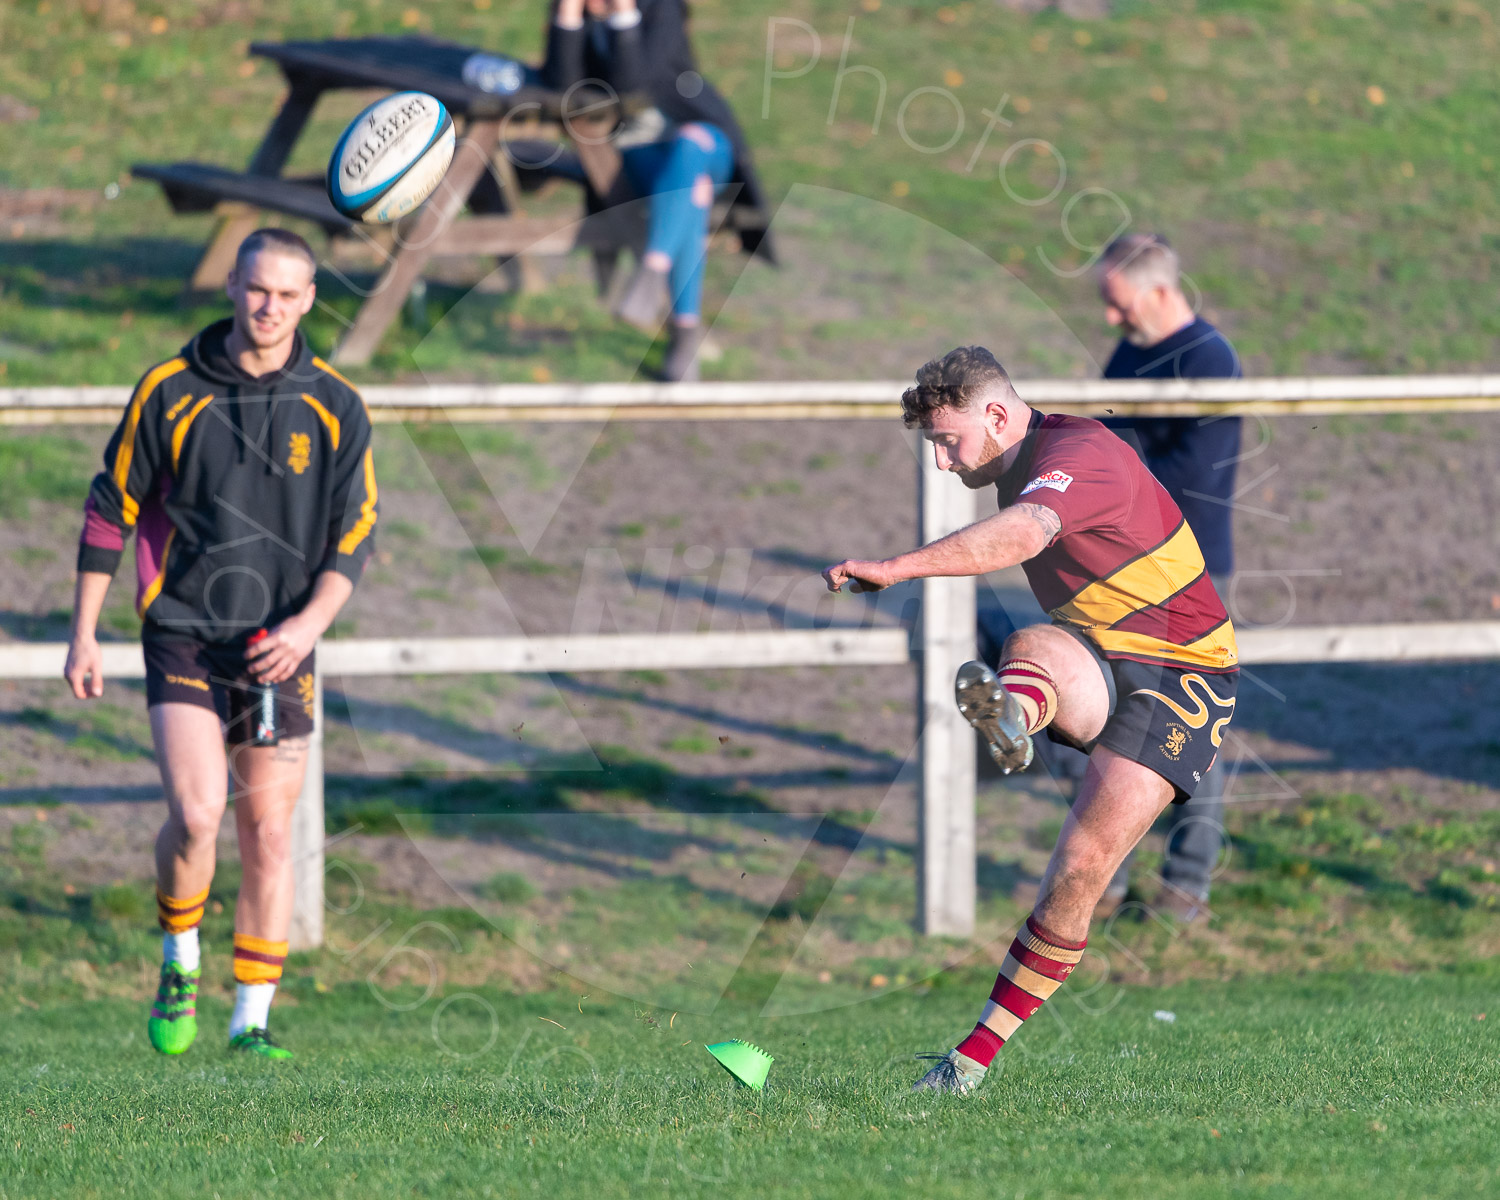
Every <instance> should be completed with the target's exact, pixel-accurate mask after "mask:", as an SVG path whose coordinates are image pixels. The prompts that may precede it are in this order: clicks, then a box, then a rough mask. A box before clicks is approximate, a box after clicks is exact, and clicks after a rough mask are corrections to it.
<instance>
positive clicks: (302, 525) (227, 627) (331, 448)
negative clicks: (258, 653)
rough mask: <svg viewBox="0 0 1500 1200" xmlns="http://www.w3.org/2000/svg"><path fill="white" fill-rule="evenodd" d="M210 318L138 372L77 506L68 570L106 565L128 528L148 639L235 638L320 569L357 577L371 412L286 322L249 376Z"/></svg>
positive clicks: (283, 610)
mask: <svg viewBox="0 0 1500 1200" xmlns="http://www.w3.org/2000/svg"><path fill="white" fill-rule="evenodd" d="M231 328H232V323H231V322H230V321H228V320H224V321H219V322H217V323H216V324H213V325H210V326H209V327H208V328H207V329H204V330H203V331H202V332H201V333H199V334H198V335H197V336H196V337H195V338H193V339H192V341H190V342H188V344H187V345H186V346H184V347H183V348H182V352H181V353H180V354H179V355H178V356H177V357H176V358H173V359H169V360H168V361H167V362H164V363H161V364H159V365H158V366H155V367H152V368H151V369H150V370H149V371H147V372H146V374H145V375H144V376H143V377H142V379H141V381H140V383H139V385H137V387H136V389H135V393H134V394H133V395H132V396H131V398H130V403H129V404H128V405H126V407H125V415H124V417H123V418H122V419H121V421H120V424H119V427H118V428H117V429H116V430H115V432H114V435H113V436H112V437H111V438H110V440H109V446H108V447H107V448H106V450H105V452H104V470H102V471H100V472H99V474H98V475H96V476H95V477H94V482H93V485H92V487H91V488H90V489H89V497H88V502H87V504H86V505H85V507H84V512H85V517H84V527H83V535H82V537H81V539H80V544H79V548H78V569H79V570H80V571H98V572H103V573H105V574H109V575H113V574H114V573H115V570H116V569H117V568H118V567H119V564H120V557H121V555H122V553H123V552H124V547H125V539H126V538H127V537H129V536H130V533H131V531H132V530H135V531H137V532H138V535H139V536H138V537H137V539H136V575H137V579H138V586H139V591H138V594H137V601H136V603H137V608H138V609H139V611H140V614H141V616H142V618H143V619H144V621H145V630H144V632H145V636H147V637H152V636H167V637H174V636H175V637H190V638H195V639H199V640H202V641H206V642H242V641H243V640H244V638H245V635H246V634H248V633H250V632H252V631H253V630H255V629H258V628H261V627H266V626H270V625H274V624H275V623H277V622H278V621H281V620H283V619H285V618H286V617H289V616H291V615H292V614H294V613H296V612H298V611H300V610H301V609H302V608H303V607H304V606H305V605H306V604H307V602H308V600H309V599H310V598H311V596H312V590H313V584H314V581H315V580H316V579H317V577H318V575H319V574H321V573H322V572H324V571H338V572H340V573H341V574H343V575H346V576H348V577H349V579H350V580H351V581H354V582H356V583H357V582H358V580H359V576H360V574H361V572H362V571H363V570H364V565H365V562H366V560H367V559H368V558H369V556H370V553H371V551H372V549H373V548H374V529H375V520H376V515H377V504H376V498H377V497H376V488H375V463H374V459H373V457H372V454H371V450H370V418H369V414H368V412H367V411H366V410H365V405H364V401H362V400H361V399H360V396H359V393H358V392H357V391H355V390H354V387H353V386H352V385H351V384H350V383H349V381H348V380H347V379H345V378H344V377H343V376H342V375H340V374H339V373H338V372H337V371H335V370H334V369H333V368H332V367H330V366H329V365H328V364H327V363H326V362H324V361H323V360H322V359H321V358H318V357H317V356H316V355H314V354H313V353H312V352H311V351H310V350H309V349H308V347H307V343H306V341H305V339H304V338H303V336H302V334H301V332H300V331H299V332H298V333H297V335H296V343H295V345H294V347H293V349H292V354H291V357H290V358H289V359H288V360H287V363H286V366H284V367H283V368H282V369H281V370H279V371H274V372H272V373H271V374H269V375H263V376H260V377H259V378H257V377H254V376H251V375H247V374H246V373H245V372H244V371H243V370H241V369H240V367H239V364H238V363H236V362H235V361H234V360H233V359H232V358H231V357H230V356H229V354H228V353H227V351H226V349H225V339H226V338H227V337H228V335H229V332H230V329H231Z"/></svg>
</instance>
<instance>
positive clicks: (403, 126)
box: [328, 92, 454, 225]
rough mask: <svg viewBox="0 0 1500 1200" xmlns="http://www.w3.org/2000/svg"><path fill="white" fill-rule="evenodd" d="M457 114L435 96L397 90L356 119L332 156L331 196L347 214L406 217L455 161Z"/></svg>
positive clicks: (375, 219)
mask: <svg viewBox="0 0 1500 1200" xmlns="http://www.w3.org/2000/svg"><path fill="white" fill-rule="evenodd" d="M453 144H454V143H453V118H452V117H451V116H449V115H448V110H447V109H446V108H444V107H443V104H442V102H441V101H440V100H438V99H437V98H436V97H434V96H429V95H427V93H425V92H397V93H396V94H395V95H394V96H387V97H386V98H385V99H384V100H377V101H376V102H375V103H374V104H372V105H370V107H369V108H367V109H365V110H364V112H362V113H360V114H359V116H357V117H355V118H354V120H353V121H352V122H351V123H350V125H349V128H348V129H346V130H344V135H343V137H341V138H339V141H338V145H336V146H335V147H334V148H333V157H332V158H330V159H329V160H328V198H329V199H330V200H331V201H333V206H334V208H336V209H338V210H339V212H341V213H343V214H344V215H345V216H346V217H353V218H354V219H355V220H358V221H363V222H365V223H366V224H370V225H384V224H386V223H387V222H390V221H394V220H397V219H398V218H400V217H404V216H405V215H406V214H407V213H409V212H411V211H412V210H413V209H415V208H416V207H417V206H418V205H419V204H421V203H422V201H423V200H425V199H427V197H428V196H430V195H432V192H433V189H435V188H436V187H437V185H438V184H439V183H440V182H441V181H442V178H443V176H444V174H446V173H447V170H448V164H449V163H451V162H452V161H453Z"/></svg>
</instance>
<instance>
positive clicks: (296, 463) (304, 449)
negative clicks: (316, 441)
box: [286, 433, 312, 475]
mask: <svg viewBox="0 0 1500 1200" xmlns="http://www.w3.org/2000/svg"><path fill="white" fill-rule="evenodd" d="M311 464H312V437H311V435H309V434H306V433H294V434H292V442H291V445H290V446H289V447H288V448H287V456H286V465H287V466H289V467H291V469H292V470H293V471H295V472H296V473H297V474H298V475H300V474H302V472H303V471H305V470H307V468H308V467H309V466H310V465H311Z"/></svg>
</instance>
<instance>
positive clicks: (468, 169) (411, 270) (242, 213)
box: [132, 37, 633, 364]
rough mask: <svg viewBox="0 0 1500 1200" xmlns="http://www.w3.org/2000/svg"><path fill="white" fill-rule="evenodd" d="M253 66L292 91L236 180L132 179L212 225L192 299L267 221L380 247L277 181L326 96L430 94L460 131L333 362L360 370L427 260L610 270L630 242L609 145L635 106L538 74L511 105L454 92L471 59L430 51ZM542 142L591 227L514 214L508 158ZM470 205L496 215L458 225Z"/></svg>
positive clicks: (140, 167)
mask: <svg viewBox="0 0 1500 1200" xmlns="http://www.w3.org/2000/svg"><path fill="white" fill-rule="evenodd" d="M250 53H251V54H254V55H259V56H260V57H263V58H269V59H271V60H272V61H273V62H275V63H276V64H277V65H278V66H279V67H280V68H281V71H282V73H283V74H284V75H285V76H286V81H287V87H288V90H287V95H286V99H285V101H284V102H283V103H282V106H281V109H280V111H279V112H278V113H277V114H276V116H275V118H274V120H272V122H271V126H270V128H269V129H268V130H267V131H266V134H265V137H264V138H263V139H262V141H261V143H260V147H259V149H257V150H256V152H255V154H254V155H253V156H252V158H251V160H250V163H249V166H247V167H246V169H245V170H243V171H235V170H232V169H230V168H226V167H222V166H216V165H213V164H210V163H201V162H176V163H138V164H136V165H135V166H134V167H133V168H132V173H133V174H135V175H137V176H139V177H141V178H143V179H151V180H154V181H156V182H157V183H159V184H160V185H161V186H162V189H163V190H164V191H165V193H166V196H167V199H168V201H169V202H170V203H171V205H172V208H173V211H175V212H179V213H181V212H209V211H215V212H218V214H219V217H220V220H219V223H218V226H217V228H216V230H215V232H214V235H213V237H212V239H211V241H210V242H209V245H208V248H207V249H206V250H205V251H204V254H203V256H202V258H201V259H200V260H199V262H198V265H197V267H196V269H195V270H194V272H193V276H192V281H191V286H193V287H195V288H213V287H219V286H222V284H223V283H224V280H225V278H226V277H227V275H228V272H229V269H230V268H231V267H232V266H233V264H234V253H235V249H236V248H237V247H238V245H239V243H240V242H241V241H242V240H243V239H244V237H245V236H246V235H247V234H249V233H250V232H252V231H253V230H254V229H256V228H257V227H258V226H259V225H260V224H262V222H263V217H262V214H263V213H264V212H266V211H271V212H277V213H282V214H285V215H287V216H291V217H296V218H299V219H302V220H306V221H311V222H313V223H314V224H316V225H319V226H321V227H322V228H323V230H324V231H325V232H326V233H328V234H329V235H330V236H335V237H336V236H340V235H348V236H358V237H362V238H363V240H365V241H367V242H370V243H376V244H378V243H379V235H378V233H377V231H376V230H377V227H372V226H367V225H361V224H360V223H359V222H357V221H353V220H351V219H350V218H348V217H345V216H344V215H342V214H341V213H339V212H338V210H337V209H335V208H334V207H333V205H332V203H331V202H330V201H329V199H328V194H327V191H326V190H325V188H324V183H323V178H322V176H321V175H319V176H317V177H313V178H306V177H304V178H289V177H286V176H284V175H283V174H282V172H283V169H284V168H285V166H286V163H287V160H288V159H289V158H290V156H291V153H292V149H293V147H294V146H295V145H296V143H297V139H298V138H299V137H300V136H301V134H302V131H303V130H304V128H305V127H306V125H307V122H308V118H309V117H311V116H312V112H313V109H314V107H315V106H316V104H317V102H318V100H319V98H321V97H322V95H323V93H324V92H328V91H333V90H336V89H345V88H356V89H369V88H380V89H386V90H390V91H419V92H426V93H428V94H429V95H432V96H436V97H437V98H438V99H439V100H441V101H442V102H443V104H444V105H446V106H447V108H448V111H449V112H450V113H452V114H453V119H454V122H455V124H456V125H458V127H459V130H458V132H459V140H458V146H457V149H456V150H455V152H454V156H453V164H452V166H451V167H450V168H449V169H448V174H447V175H446V177H445V178H444V180H443V182H442V183H441V184H440V185H439V187H438V189H437V191H436V192H435V193H434V194H433V196H432V197H431V199H429V200H428V201H427V203H426V204H424V205H423V206H422V207H421V208H420V209H418V210H417V212H416V213H414V214H412V216H410V217H408V218H406V219H405V220H404V221H403V222H402V223H401V224H400V226H399V227H398V230H397V232H396V234H395V236H394V237H390V238H388V239H387V240H388V242H389V245H388V246H387V247H385V248H384V252H385V256H386V265H385V267H384V269H383V271H382V272H381V275H380V279H379V282H378V283H377V284H376V285H375V287H374V288H373V290H372V291H371V292H370V294H369V296H368V298H367V299H366V300H365V302H364V304H363V305H362V306H361V307H360V310H359V314H358V316H357V317H356V318H355V321H354V324H353V325H352V326H351V327H350V329H349V330H348V332H347V333H346V334H345V336H344V338H343V339H342V341H341V342H340V344H339V346H338V348H337V350H336V351H335V353H334V355H333V358H334V361H336V362H342V363H345V364H358V363H363V362H367V361H368V360H369V358H370V355H371V354H372V353H374V350H375V348H376V346H377V345H378V344H379V342H380V339H381V336H382V335H383V334H384V333H385V331H386V329H387V328H388V327H389V326H390V324H391V322H392V321H393V320H394V319H395V318H396V316H397V314H398V313H399V312H400V310H401V306H402V304H403V303H405V301H406V298H407V297H408V295H410V293H411V291H412V288H413V287H414V286H415V285H416V283H417V282H418V280H419V279H420V277H421V275H422V272H423V269H424V268H425V267H426V265H427V263H428V261H429V260H430V259H431V258H432V257H433V256H435V255H455V254H462V255H497V256H512V255H519V254H521V253H522V252H524V251H527V250H535V249H537V248H539V247H545V249H546V251H547V252H553V253H557V252H564V251H566V250H569V249H572V248H573V247H574V246H577V245H587V246H589V247H590V248H592V249H594V250H595V252H596V256H598V257H599V258H600V259H601V261H604V260H607V261H610V262H612V261H613V256H615V255H617V254H618V253H619V250H620V248H621V247H622V246H624V245H627V244H630V242H631V241H632V233H631V230H630V228H629V222H628V220H627V219H625V218H624V217H620V218H619V219H612V217H611V210H612V209H614V208H615V207H616V206H619V205H620V204H621V202H622V201H624V200H628V199H629V198H630V191H629V187H628V185H627V184H626V183H625V180H624V176H623V174H622V172H621V170H620V156H619V152H618V151H617V150H616V149H615V147H614V145H613V144H612V142H611V141H610V139H609V133H610V131H611V130H612V129H613V128H614V125H615V123H616V121H617V120H618V118H619V116H620V114H621V112H622V111H625V112H628V111H629V110H630V108H631V107H632V105H633V98H631V97H625V98H617V97H613V96H608V95H605V94H602V93H599V92H590V91H587V90H584V89H574V90H573V91H572V92H569V93H561V92H557V91H554V90H551V89H549V88H546V87H543V86H541V85H540V83H539V82H538V81H537V80H536V76H535V73H534V72H530V73H528V76H527V81H526V82H525V83H524V84H523V86H522V87H521V88H520V89H519V90H518V91H516V92H514V93H511V94H508V95H506V94H498V93H495V92H488V91H484V90H481V89H479V88H475V87H470V86H469V85H468V84H466V83H465V82H464V80H463V75H462V71H463V63H464V62H465V60H467V59H468V58H469V56H470V55H473V54H475V53H478V51H477V50H476V48H475V47H472V46H463V45H458V44H456V43H452V42H444V41H439V40H436V39H431V38H422V37H369V38H354V39H337V40H330V41H299V42H255V43H253V44H252V45H251V47H250ZM541 134H546V135H549V136H550V137H552V138H557V137H561V138H563V139H565V141H566V142H567V143H571V147H570V149H567V150H566V154H567V160H566V161H567V162H568V163H570V164H573V165H576V167H577V169H578V173H579V174H580V176H581V178H582V179H583V180H584V181H585V182H586V184H587V187H588V188H589V190H590V191H592V193H593V201H592V203H591V205H590V207H591V208H595V209H597V210H598V212H597V214H596V215H595V216H594V217H593V218H592V219H590V220H588V221H580V220H579V218H578V217H572V216H569V217H561V218H559V217H528V216H526V215H525V214H524V212H523V211H522V209H521V205H520V188H519V184H518V182H517V176H516V171H515V167H514V164H513V163H512V161H511V158H510V156H509V155H508V154H507V153H506V152H505V149H506V147H507V146H514V145H516V144H518V143H519V142H521V141H526V142H528V143H529V144H530V145H531V146H532V147H535V146H536V145H537V144H538V143H537V142H536V140H535V139H537V137H538V136H539V135H541ZM543 144H544V145H545V143H543ZM554 150H555V154H556V156H561V155H562V154H563V153H564V151H563V149H559V148H557V147H556V146H555V144H554ZM522 161H526V160H525V159H522ZM533 161H539V160H535V159H533ZM487 175H488V176H490V177H491V178H493V179H494V181H495V183H496V184H497V185H498V190H499V195H498V203H495V202H494V200H491V202H490V203H488V204H477V205H476V204H475V203H474V202H473V201H472V199H471V198H472V197H474V196H476V195H478V194H479V193H477V192H476V185H482V184H484V181H485V178H486V176H487ZM481 190H482V189H481ZM466 205H469V207H470V208H471V209H473V208H475V207H479V208H489V209H491V210H496V209H498V211H489V212H474V213H471V215H468V216H461V215H460V214H461V212H462V211H463V209H464V208H465V206H466ZM621 211H622V212H623V211H624V210H621Z"/></svg>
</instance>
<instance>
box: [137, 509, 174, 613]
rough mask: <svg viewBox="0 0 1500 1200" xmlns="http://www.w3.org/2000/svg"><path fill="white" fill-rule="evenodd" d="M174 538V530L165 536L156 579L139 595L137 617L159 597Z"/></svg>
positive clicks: (165, 578) (165, 576) (165, 579)
mask: <svg viewBox="0 0 1500 1200" xmlns="http://www.w3.org/2000/svg"><path fill="white" fill-rule="evenodd" d="M176 536H177V530H175V529H174V530H172V531H171V532H170V533H169V534H167V540H166V542H165V543H163V545H162V548H161V562H160V563H159V564H158V567H157V572H156V578H155V579H153V580H152V581H151V582H150V583H148V584H147V585H146V590H145V591H144V592H142V593H141V602H140V604H138V605H137V606H136V610H135V611H136V615H137V616H139V617H144V616H145V615H146V610H147V609H148V608H150V607H151V603H152V601H154V600H155V599H156V598H157V597H158V596H160V595H161V588H162V584H164V583H166V581H167V556H168V555H169V554H171V553H172V540H173V539H174V538H175V537H176Z"/></svg>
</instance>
